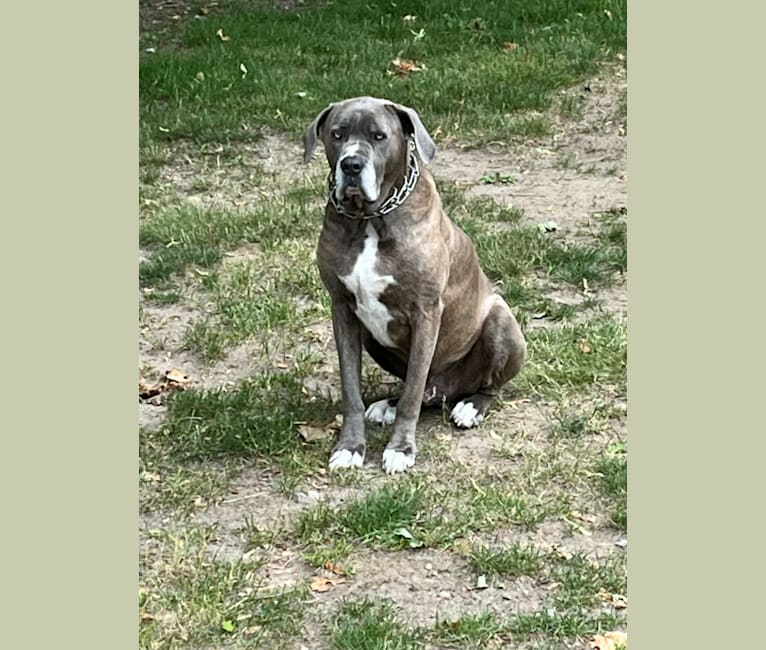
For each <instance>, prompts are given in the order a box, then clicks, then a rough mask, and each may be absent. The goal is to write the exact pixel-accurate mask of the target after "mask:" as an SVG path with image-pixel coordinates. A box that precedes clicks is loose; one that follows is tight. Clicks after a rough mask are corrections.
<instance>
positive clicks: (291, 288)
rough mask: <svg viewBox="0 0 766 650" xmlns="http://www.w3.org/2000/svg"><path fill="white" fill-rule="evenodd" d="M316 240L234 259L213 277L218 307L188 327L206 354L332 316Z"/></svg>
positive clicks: (189, 338)
mask: <svg viewBox="0 0 766 650" xmlns="http://www.w3.org/2000/svg"><path fill="white" fill-rule="evenodd" d="M313 248H314V247H313V245H310V244H308V243H307V241H306V240H297V241H296V240H288V241H286V242H283V243H279V244H276V245H273V248H271V249H270V250H269V252H268V253H266V254H264V255H262V256H260V257H259V258H255V259H251V260H248V261H244V262H238V263H236V264H233V265H229V266H228V267H227V268H226V269H225V270H224V271H220V272H219V273H217V274H216V275H215V276H214V279H213V280H212V281H211V282H210V283H209V285H210V295H211V298H212V301H213V304H214V305H215V311H214V313H213V314H211V315H210V316H208V317H206V318H204V319H202V320H198V321H196V322H195V323H194V324H193V325H192V326H191V327H190V328H189V330H188V331H187V332H186V334H185V338H184V341H185V343H186V345H187V347H188V348H189V349H191V350H194V351H195V352H198V353H199V354H200V355H201V356H202V358H203V359H206V360H214V359H218V358H221V357H222V356H223V355H224V354H225V351H226V349H227V348H229V347H231V346H232V345H234V344H236V343H239V342H241V341H244V340H246V339H248V338H250V337H253V336H255V335H263V334H266V333H268V332H271V331H273V330H275V329H278V328H282V329H287V328H288V326H290V328H291V329H293V330H298V329H300V328H301V327H302V326H303V325H305V324H306V323H308V322H313V321H317V320H320V319H322V318H326V317H328V316H329V299H328V296H327V292H326V291H325V290H324V287H323V286H322V285H321V282H320V280H319V274H318V273H317V271H316V268H315V267H314V254H313V252H314V251H313Z"/></svg>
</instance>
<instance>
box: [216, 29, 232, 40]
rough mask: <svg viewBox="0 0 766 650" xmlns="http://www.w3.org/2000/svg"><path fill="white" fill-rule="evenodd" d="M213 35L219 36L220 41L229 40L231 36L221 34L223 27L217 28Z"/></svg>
mask: <svg viewBox="0 0 766 650" xmlns="http://www.w3.org/2000/svg"><path fill="white" fill-rule="evenodd" d="M215 35H216V36H217V37H218V38H220V39H221V40H222V41H230V40H231V36H224V35H223V28H221V29H219V30H218V31H217V32H216V33H215Z"/></svg>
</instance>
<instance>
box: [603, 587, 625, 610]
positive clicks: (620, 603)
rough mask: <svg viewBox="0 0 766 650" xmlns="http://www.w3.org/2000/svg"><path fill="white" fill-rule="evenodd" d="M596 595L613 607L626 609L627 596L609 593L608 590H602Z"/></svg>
mask: <svg viewBox="0 0 766 650" xmlns="http://www.w3.org/2000/svg"><path fill="white" fill-rule="evenodd" d="M598 596H599V598H601V600H602V601H604V602H605V603H607V604H608V605H611V606H612V607H614V608H615V609H627V607H628V597H627V596H623V595H622V594H610V593H609V592H606V591H602V592H601V593H599V595H598Z"/></svg>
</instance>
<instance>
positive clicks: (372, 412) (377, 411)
mask: <svg viewBox="0 0 766 650" xmlns="http://www.w3.org/2000/svg"><path fill="white" fill-rule="evenodd" d="M364 419H365V420H367V421H368V422H374V423H375V424H393V422H394V420H395V419H396V407H395V406H391V405H390V404H389V403H388V400H387V399H382V400H380V401H379V402H373V403H372V404H370V405H369V406H368V407H367V410H366V411H365V412H364Z"/></svg>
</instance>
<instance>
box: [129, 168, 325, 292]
mask: <svg viewBox="0 0 766 650" xmlns="http://www.w3.org/2000/svg"><path fill="white" fill-rule="evenodd" d="M320 195H321V190H319V188H318V187H316V186H315V185H314V184H313V182H312V181H311V180H309V181H307V182H306V184H305V185H303V186H299V187H296V188H293V189H292V190H290V191H288V192H286V193H285V194H283V195H281V196H279V197H277V198H276V199H275V200H272V201H270V202H269V203H268V204H267V205H266V206H264V207H262V208H257V209H255V210H253V211H248V210H224V209H208V208H204V207H200V206H198V205H194V204H191V203H182V204H177V205H172V206H169V207H167V208H165V209H162V210H160V211H159V212H158V213H156V214H153V215H152V216H151V218H150V219H146V220H145V221H144V222H143V223H142V224H141V227H140V229H139V243H140V244H141V246H143V247H145V248H147V249H148V250H149V251H151V253H152V254H151V257H150V258H149V259H148V260H147V261H144V262H142V263H141V265H140V266H139V283H140V285H141V286H142V287H151V286H157V285H159V286H160V287H163V286H165V285H166V284H167V282H168V281H169V280H170V279H171V277H172V276H173V275H177V274H181V273H183V272H184V271H186V270H187V269H188V268H191V267H198V268H203V269H206V268H211V267H213V266H215V265H216V264H218V263H219V262H220V261H221V260H222V259H223V254H224V252H225V251H227V250H233V249H235V248H236V247H237V246H238V245H241V244H245V243H255V244H259V245H261V246H262V247H263V249H264V251H265V252H267V253H268V252H270V251H272V250H273V247H275V246H278V245H280V244H282V243H284V242H286V241H289V240H294V239H295V238H299V237H308V236H309V235H312V234H314V233H315V232H316V230H317V228H318V227H319V224H320V218H321V211H320V210H318V209H317V208H316V206H314V205H313V203H312V199H317V198H318V197H319V196H320Z"/></svg>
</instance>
